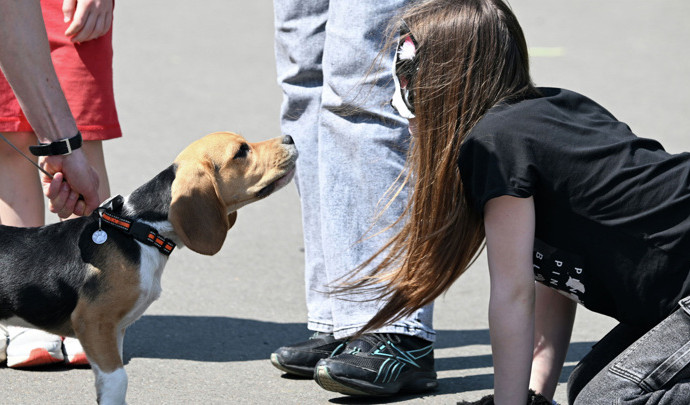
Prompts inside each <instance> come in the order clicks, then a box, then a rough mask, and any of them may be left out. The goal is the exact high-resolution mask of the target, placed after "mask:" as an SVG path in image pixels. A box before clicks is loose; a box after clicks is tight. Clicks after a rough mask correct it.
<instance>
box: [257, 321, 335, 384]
mask: <svg viewBox="0 0 690 405" xmlns="http://www.w3.org/2000/svg"><path fill="white" fill-rule="evenodd" d="M345 341H346V339H336V338H334V337H333V334H332V333H321V332H315V333H314V334H313V335H312V336H311V337H310V338H309V340H307V341H306V342H300V343H296V344H294V345H290V346H283V347H281V348H279V349H278V350H276V351H275V352H273V353H271V363H273V365H274V366H276V367H277V368H278V369H280V370H282V371H284V372H286V373H288V374H295V375H298V376H302V377H309V378H313V377H314V366H316V363H318V361H319V360H321V359H325V358H327V357H328V356H332V355H336V354H338V353H340V352H342V351H343V349H344V348H345Z"/></svg>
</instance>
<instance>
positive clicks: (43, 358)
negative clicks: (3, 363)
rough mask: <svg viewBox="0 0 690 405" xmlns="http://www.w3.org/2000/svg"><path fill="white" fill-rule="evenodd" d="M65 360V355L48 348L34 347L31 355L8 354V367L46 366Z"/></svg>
mask: <svg viewBox="0 0 690 405" xmlns="http://www.w3.org/2000/svg"><path fill="white" fill-rule="evenodd" d="M62 361H64V357H62V356H59V355H57V356H56V355H53V354H51V353H50V352H49V351H48V350H46V349H41V348H38V349H33V350H32V351H31V353H29V356H28V357H27V356H7V367H11V368H22V367H36V366H45V365H48V364H53V363H60V362H62Z"/></svg>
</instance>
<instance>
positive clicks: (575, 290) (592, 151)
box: [458, 88, 690, 327]
mask: <svg viewBox="0 0 690 405" xmlns="http://www.w3.org/2000/svg"><path fill="white" fill-rule="evenodd" d="M539 91H540V93H541V96H540V97H535V98H530V99H525V100H521V101H517V102H512V103H502V104H499V105H497V106H495V107H493V108H492V109H491V110H489V112H488V113H487V114H486V115H485V116H484V117H483V118H482V119H481V120H480V121H479V122H478V123H477V125H476V126H475V127H474V128H473V129H472V131H471V133H470V134H469V135H468V137H467V139H466V140H465V142H464V143H463V145H462V148H461V151H460V158H459V162H458V163H459V167H460V173H461V177H462V181H463V185H464V187H465V190H466V192H467V197H468V198H469V201H470V202H471V203H472V204H474V205H475V207H476V208H477V209H478V210H479V212H483V210H484V204H485V203H486V202H487V201H488V200H490V199H491V198H494V197H498V196H502V195H511V196H516V197H529V196H533V197H534V202H535V211H536V233H535V237H536V240H535V249H534V270H535V277H536V279H537V281H540V282H542V283H544V284H546V285H549V286H551V287H553V288H556V289H558V290H560V291H562V292H563V293H565V294H566V295H568V296H570V297H571V298H572V299H574V300H577V301H578V302H580V303H582V304H583V305H584V306H585V307H587V308H589V309H591V310H593V311H595V312H599V313H603V314H606V315H609V316H612V317H614V318H616V319H618V320H619V321H621V322H624V323H629V324H633V325H639V326H645V327H649V326H652V325H654V324H656V323H658V322H659V321H661V320H662V319H663V318H664V317H666V316H667V315H668V314H669V313H670V312H671V311H672V310H673V309H674V308H675V307H676V305H677V303H678V301H679V300H680V299H681V298H683V297H685V296H687V295H690V154H688V153H680V154H669V153H668V152H666V151H665V150H664V149H663V147H662V146H661V145H660V144H659V143H658V142H657V141H654V140H651V139H645V138H639V137H637V136H635V135H634V134H633V133H632V132H631V130H630V128H629V127H628V126H627V125H626V124H624V123H622V122H620V121H618V120H617V119H616V118H615V117H614V116H613V115H612V114H611V113H609V112H608V111H607V110H606V109H604V108H603V107H601V106H600V105H598V104H597V103H595V102H594V101H592V100H590V99H589V98H587V97H584V96H582V95H580V94H577V93H574V92H572V91H568V90H563V89H554V88H540V89H539Z"/></svg>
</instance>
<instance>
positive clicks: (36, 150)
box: [29, 131, 82, 156]
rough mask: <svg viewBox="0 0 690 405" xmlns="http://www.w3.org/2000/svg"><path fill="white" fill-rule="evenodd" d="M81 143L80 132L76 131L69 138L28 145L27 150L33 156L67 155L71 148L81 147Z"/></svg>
mask: <svg viewBox="0 0 690 405" xmlns="http://www.w3.org/2000/svg"><path fill="white" fill-rule="evenodd" d="M81 144H82V138H81V132H79V131H77V134H76V135H74V136H73V137H71V138H69V139H61V140H59V141H55V142H51V143H40V144H38V145H32V146H29V151H30V152H31V154H32V155H34V156H57V155H69V154H70V153H72V151H73V150H75V149H79V148H81Z"/></svg>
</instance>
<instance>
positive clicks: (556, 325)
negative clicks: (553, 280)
mask: <svg viewBox="0 0 690 405" xmlns="http://www.w3.org/2000/svg"><path fill="white" fill-rule="evenodd" d="M536 289H537V299H536V308H535V317H536V325H535V336H534V359H533V360H532V376H531V378H530V387H531V388H532V389H534V390H535V391H536V392H538V393H541V394H543V395H544V396H545V397H547V398H553V394H554V393H555V391H556V385H557V384H558V378H559V377H560V374H561V370H562V369H563V362H564V361H565V355H566V353H567V352H568V344H569V343H570V333H571V332H572V329H573V321H574V320H575V309H576V308H577V304H576V303H575V302H574V301H572V300H570V299H568V298H567V297H565V296H563V295H562V294H560V293H559V292H558V291H556V290H554V289H553V288H549V287H547V286H545V285H543V284H539V283H537V287H536Z"/></svg>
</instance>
